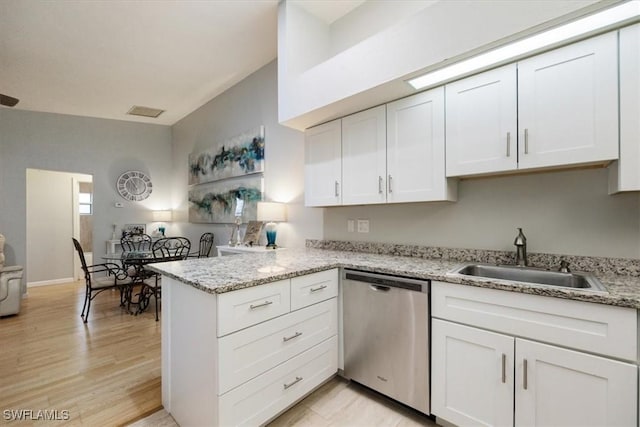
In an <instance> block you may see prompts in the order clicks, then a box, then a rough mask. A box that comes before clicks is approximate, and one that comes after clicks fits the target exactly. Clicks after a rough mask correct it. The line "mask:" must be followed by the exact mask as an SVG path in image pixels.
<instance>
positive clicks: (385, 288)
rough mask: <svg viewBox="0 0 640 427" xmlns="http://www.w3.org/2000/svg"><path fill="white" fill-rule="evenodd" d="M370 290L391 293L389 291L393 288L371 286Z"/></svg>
mask: <svg viewBox="0 0 640 427" xmlns="http://www.w3.org/2000/svg"><path fill="white" fill-rule="evenodd" d="M369 289H371V290H372V291H376V292H389V289H391V288H390V287H388V286H380V285H369Z"/></svg>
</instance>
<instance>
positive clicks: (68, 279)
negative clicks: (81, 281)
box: [27, 277, 75, 288]
mask: <svg viewBox="0 0 640 427" xmlns="http://www.w3.org/2000/svg"><path fill="white" fill-rule="evenodd" d="M69 282H75V280H73V277H65V278H63V279H53V280H42V281H40V282H28V283H27V288H35V287H38V286H49V285H61V284H63V283H69Z"/></svg>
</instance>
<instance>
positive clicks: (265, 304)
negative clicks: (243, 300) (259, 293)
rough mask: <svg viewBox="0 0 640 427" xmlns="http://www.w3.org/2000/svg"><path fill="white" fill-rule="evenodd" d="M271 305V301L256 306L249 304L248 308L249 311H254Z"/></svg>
mask: <svg viewBox="0 0 640 427" xmlns="http://www.w3.org/2000/svg"><path fill="white" fill-rule="evenodd" d="M271 304H273V301H265V302H263V303H262V304H256V305H253V304H251V305H250V306H249V308H250V309H251V310H255V309H256V308H260V307H266V306H268V305H271Z"/></svg>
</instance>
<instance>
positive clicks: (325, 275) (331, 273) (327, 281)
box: [291, 268, 338, 310]
mask: <svg viewBox="0 0 640 427" xmlns="http://www.w3.org/2000/svg"><path fill="white" fill-rule="evenodd" d="M336 296H338V269H337V268H335V269H333V270H327V271H321V272H319V273H313V274H308V275H306V276H300V277H294V278H293V279H291V310H297V309H299V308H302V307H306V306H308V305H311V304H315V303H317V302H320V301H324V300H327V299H329V298H333V297H336Z"/></svg>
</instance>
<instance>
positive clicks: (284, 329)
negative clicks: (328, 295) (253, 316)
mask: <svg viewBox="0 0 640 427" xmlns="http://www.w3.org/2000/svg"><path fill="white" fill-rule="evenodd" d="M337 333H338V300H337V299H336V298H332V299H330V300H328V301H324V302H321V303H319V304H315V305H312V306H311V307H307V308H305V309H303V310H298V311H294V312H292V313H289V314H285V315H284V316H280V317H277V318H275V319H272V320H269V321H267V322H264V323H261V324H259V325H256V326H253V327H251V328H247V329H244V330H242V331H238V332H236V333H234V334H230V335H227V336H225V337H222V338H221V339H220V340H219V341H218V346H219V347H218V348H219V359H218V378H219V387H218V389H219V390H218V394H219V395H221V394H224V393H226V392H227V391H229V390H231V389H232V388H234V387H237V386H238V385H240V384H242V383H244V382H246V381H248V380H250V379H252V378H254V377H257V376H258V375H260V374H262V373H263V372H266V371H268V370H269V369H271V368H273V367H274V366H276V365H279V364H280V363H282V362H285V361H287V360H288V359H290V358H291V357H293V356H295V355H297V354H300V353H302V352H303V351H305V350H308V349H309V348H311V347H313V346H314V345H316V344H319V343H320V342H322V341H324V340H326V339H327V338H330V337H332V336H334V335H336V334H337Z"/></svg>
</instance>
